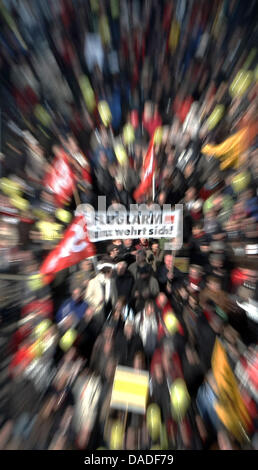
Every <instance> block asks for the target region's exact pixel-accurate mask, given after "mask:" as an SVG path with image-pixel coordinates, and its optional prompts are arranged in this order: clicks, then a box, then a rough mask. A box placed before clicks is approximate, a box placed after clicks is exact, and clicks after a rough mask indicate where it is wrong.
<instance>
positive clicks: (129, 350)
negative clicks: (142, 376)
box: [115, 332, 143, 367]
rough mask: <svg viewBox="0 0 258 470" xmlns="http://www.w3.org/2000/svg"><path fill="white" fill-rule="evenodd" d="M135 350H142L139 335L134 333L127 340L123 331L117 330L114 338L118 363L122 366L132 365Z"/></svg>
mask: <svg viewBox="0 0 258 470" xmlns="http://www.w3.org/2000/svg"><path fill="white" fill-rule="evenodd" d="M137 352H143V344H142V340H141V337H140V336H139V335H138V334H137V333H135V334H133V336H132V338H131V339H129V340H128V339H127V338H126V336H125V335H124V332H119V333H118V334H117V337H116V339H115V356H116V357H117V360H118V363H119V364H120V365H122V366H127V367H132V366H133V360H134V357H135V354H136V353H137Z"/></svg>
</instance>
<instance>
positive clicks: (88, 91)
mask: <svg viewBox="0 0 258 470" xmlns="http://www.w3.org/2000/svg"><path fill="white" fill-rule="evenodd" d="M79 84H80V88H81V91H82V94H83V98H84V101H85V103H86V106H87V109H88V111H89V112H90V113H92V112H93V111H94V109H95V106H96V100H95V95H94V91H93V89H92V87H91V84H90V81H89V79H88V77H86V75H83V76H82V77H80V80H79Z"/></svg>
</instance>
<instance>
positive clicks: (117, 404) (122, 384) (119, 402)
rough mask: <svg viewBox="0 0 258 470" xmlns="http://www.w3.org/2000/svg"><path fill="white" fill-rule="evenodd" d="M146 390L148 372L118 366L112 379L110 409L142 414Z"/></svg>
mask: <svg viewBox="0 0 258 470" xmlns="http://www.w3.org/2000/svg"><path fill="white" fill-rule="evenodd" d="M148 389H149V373H148V372H145V371H139V370H135V369H131V368H129V367H120V366H118V367H117V368H116V373H115V377H114V383H113V390H112V396H111V402H110V407H111V408H115V409H118V410H125V411H131V412H133V413H139V414H144V413H145V410H146V402H147V397H148Z"/></svg>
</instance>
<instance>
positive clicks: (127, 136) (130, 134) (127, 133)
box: [123, 123, 135, 145]
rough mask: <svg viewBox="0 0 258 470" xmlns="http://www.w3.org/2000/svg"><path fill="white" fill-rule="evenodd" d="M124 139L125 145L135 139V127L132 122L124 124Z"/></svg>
mask: <svg viewBox="0 0 258 470" xmlns="http://www.w3.org/2000/svg"><path fill="white" fill-rule="evenodd" d="M123 140H124V143H125V145H130V144H132V143H133V142H134V141H135V135H134V128H133V126H132V124H130V123H129V124H126V125H125V126H124V129H123Z"/></svg>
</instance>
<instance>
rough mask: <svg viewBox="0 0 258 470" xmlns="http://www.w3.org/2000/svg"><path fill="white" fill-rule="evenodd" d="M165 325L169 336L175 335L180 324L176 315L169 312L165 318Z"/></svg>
mask: <svg viewBox="0 0 258 470" xmlns="http://www.w3.org/2000/svg"><path fill="white" fill-rule="evenodd" d="M164 323H165V325H166V328H167V330H168V332H169V334H171V335H173V334H174V333H176V332H177V331H178V327H179V323H178V320H177V318H176V317H175V315H173V313H172V312H171V313H170V312H168V313H167V314H166V315H165V317H164Z"/></svg>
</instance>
